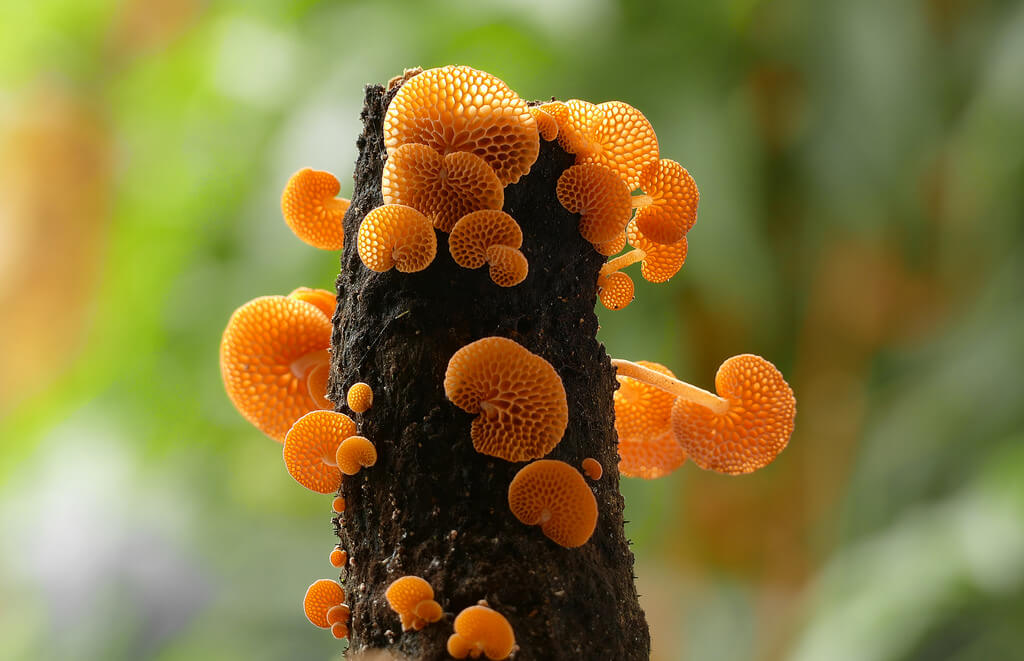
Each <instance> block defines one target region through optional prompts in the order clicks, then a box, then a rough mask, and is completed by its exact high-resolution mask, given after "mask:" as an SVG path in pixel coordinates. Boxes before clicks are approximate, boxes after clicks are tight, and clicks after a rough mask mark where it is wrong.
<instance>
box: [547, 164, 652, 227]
mask: <svg viewBox="0 0 1024 661" xmlns="http://www.w3.org/2000/svg"><path fill="white" fill-rule="evenodd" d="M555 192H556V194H557V195H558V201H559V202H561V204H562V206H563V207H565V209H566V210H567V211H568V212H569V213H578V214H580V234H582V235H583V238H584V239H586V240H587V241H590V242H591V243H606V242H608V241H612V240H614V239H615V238H616V235H617V234H620V233H622V230H624V229H625V228H626V223H628V222H629V216H630V214H631V213H632V209H633V207H632V202H631V201H630V194H629V188H627V187H626V184H625V183H624V182H623V181H622V178H621V177H619V175H618V174H616V173H615V172H613V171H612V170H609V169H608V168H607V167H605V166H603V165H598V164H597V163H584V164H583V165H573V166H572V167H570V168H568V169H567V170H566V171H565V172H563V173H562V175H561V176H560V177H559V178H558V185H557V187H556V188H555Z"/></svg>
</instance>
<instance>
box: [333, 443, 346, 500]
mask: <svg viewBox="0 0 1024 661" xmlns="http://www.w3.org/2000/svg"><path fill="white" fill-rule="evenodd" d="M335 454H337V453H335ZM335 463H337V457H335ZM331 509H332V510H334V511H335V512H337V513H338V514H341V513H342V512H344V511H345V498H344V496H335V497H334V500H332V501H331Z"/></svg>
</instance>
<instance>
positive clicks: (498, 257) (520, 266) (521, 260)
mask: <svg viewBox="0 0 1024 661" xmlns="http://www.w3.org/2000/svg"><path fill="white" fill-rule="evenodd" d="M486 255H487V263H488V264H489V265H490V269H489V273H490V276H491V280H492V281H493V282H494V284H496V285H498V286H499V287H515V286H516V285H518V284H519V283H520V282H522V281H523V280H526V276H527V275H528V274H529V272H530V264H529V262H527V261H526V256H525V255H523V253H521V252H519V251H518V250H517V249H515V248H510V247H508V246H500V245H499V246H491V247H489V248H488V249H487V252H486Z"/></svg>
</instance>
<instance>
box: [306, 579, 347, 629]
mask: <svg viewBox="0 0 1024 661" xmlns="http://www.w3.org/2000/svg"><path fill="white" fill-rule="evenodd" d="M344 601H345V590H344V589H343V588H342V587H341V585H339V584H338V582H337V581H332V580H330V579H327V578H321V579H320V580H318V581H315V582H314V583H313V584H312V585H310V586H309V587H308V588H307V589H306V596H305V598H304V599H303V600H302V608H303V610H304V611H305V612H306V617H307V618H308V619H309V621H310V622H312V623H313V624H315V625H316V626H318V627H320V628H321V629H327V628H329V627H330V626H331V625H330V624H329V623H328V622H327V611H329V610H330V609H331V608H333V607H335V606H337V605H338V604H341V603H342V602H344Z"/></svg>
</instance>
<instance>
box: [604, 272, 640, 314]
mask: <svg viewBox="0 0 1024 661" xmlns="http://www.w3.org/2000/svg"><path fill="white" fill-rule="evenodd" d="M597 287H598V289H597V297H598V298H599V299H600V300H601V305H603V306H605V307H606V308H608V309H609V310H621V309H622V308H624V307H626V306H627V305H629V304H630V303H631V302H632V301H633V279H632V278H630V277H629V276H628V275H626V274H625V273H609V274H608V275H602V274H598V276H597Z"/></svg>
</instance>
